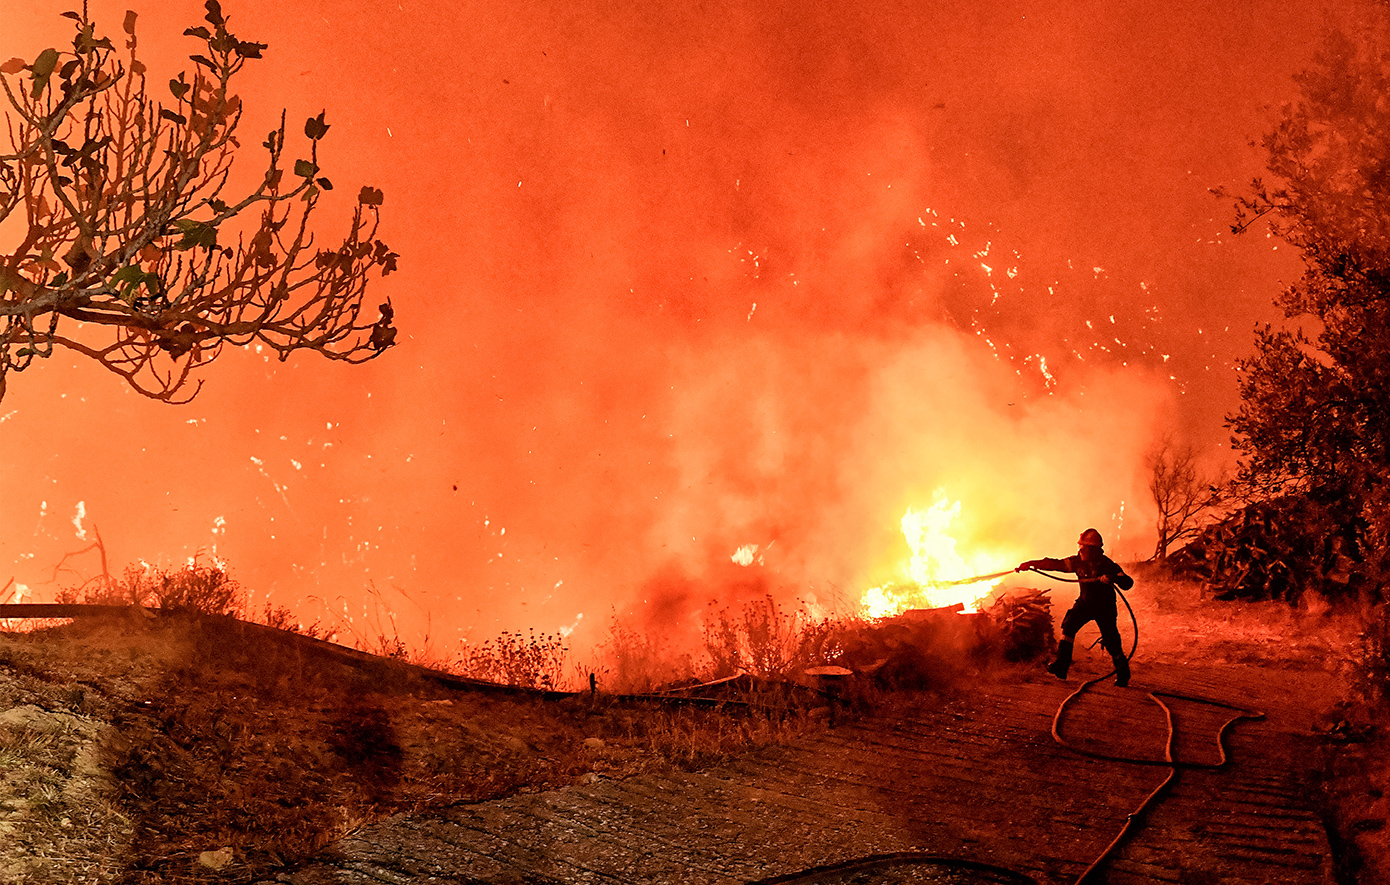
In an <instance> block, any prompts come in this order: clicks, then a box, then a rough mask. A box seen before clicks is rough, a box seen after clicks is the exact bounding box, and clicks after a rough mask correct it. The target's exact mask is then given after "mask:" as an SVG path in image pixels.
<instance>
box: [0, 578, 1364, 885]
mask: <svg viewBox="0 0 1390 885" xmlns="http://www.w3.org/2000/svg"><path fill="white" fill-rule="evenodd" d="M1134 601H1135V603H1136V608H1137V609H1138V613H1139V618H1140V623H1141V626H1142V632H1141V636H1140V648H1139V653H1138V655H1136V658H1135V661H1136V672H1141V668H1142V666H1143V664H1144V662H1145V661H1148V662H1151V663H1153V664H1162V665H1163V666H1165V667H1168V668H1169V669H1172V668H1173V667H1179V668H1180V667H1181V666H1182V665H1183V664H1184V663H1185V662H1192V663H1197V662H1200V663H1201V664H1202V665H1204V666H1207V665H1212V664H1217V665H1223V666H1229V667H1241V666H1242V665H1248V666H1250V667H1255V666H1258V667H1261V668H1270V667H1274V668H1287V669H1290V670H1317V671H1320V672H1324V673H1326V674H1328V675H1329V676H1331V677H1335V678H1334V680H1333V681H1334V683H1335V684H1338V685H1341V686H1343V688H1344V689H1345V692H1344V693H1343V695H1344V696H1343V697H1334V696H1327V697H1317V698H1308V700H1307V703H1308V706H1309V709H1308V720H1309V722H1311V723H1313V724H1312V725H1311V726H1310V728H1309V729H1308V731H1309V735H1308V737H1309V739H1310V740H1311V741H1312V745H1313V746H1316V747H1317V748H1318V750H1317V752H1315V753H1313V754H1311V755H1310V756H1309V757H1308V758H1307V759H1306V760H1305V761H1306V762H1307V763H1308V764H1309V771H1308V772H1307V774H1308V777H1309V781H1308V782H1309V784H1310V789H1312V790H1313V791H1314V792H1315V793H1316V796H1314V797H1313V798H1314V799H1315V800H1316V802H1317V804H1318V806H1319V807H1320V808H1321V809H1322V816H1323V819H1324V820H1325V821H1327V822H1329V823H1330V824H1331V829H1332V831H1331V833H1330V834H1329V835H1330V839H1331V843H1332V845H1333V847H1334V851H1335V852H1336V853H1337V854H1338V857H1339V862H1340V863H1341V865H1342V867H1343V868H1344V870H1345V871H1346V873H1345V875H1347V876H1350V875H1355V876H1357V877H1358V878H1356V879H1349V878H1348V879H1344V881H1363V882H1375V881H1385V879H1384V875H1383V872H1382V873H1378V872H1377V870H1380V871H1383V870H1385V869H1386V868H1387V867H1386V866H1385V858H1386V852H1385V842H1386V833H1385V831H1384V818H1385V808H1384V804H1385V799H1384V793H1383V790H1384V789H1385V788H1386V771H1385V763H1384V761H1383V760H1384V759H1385V757H1386V754H1385V753H1384V752H1383V750H1384V743H1385V737H1384V732H1383V731H1381V730H1378V729H1377V728H1376V727H1375V723H1372V722H1369V721H1367V719H1366V717H1365V715H1364V714H1361V713H1358V712H1357V708H1356V707H1355V705H1354V704H1350V703H1346V702H1345V701H1346V698H1349V697H1350V696H1351V676H1352V664H1351V662H1352V660H1353V658H1354V656H1355V652H1356V648H1357V636H1356V632H1355V627H1354V625H1353V624H1352V623H1351V621H1349V620H1348V619H1345V618H1342V617H1338V616H1334V615H1332V614H1329V613H1325V612H1323V613H1315V612H1308V611H1302V612H1295V611H1291V610H1289V609H1288V608H1287V607H1284V606H1279V605H1274V604H1270V605H1257V604H1246V605H1235V606H1232V605H1222V606H1212V605H1211V604H1210V603H1208V602H1205V601H1202V600H1198V599H1195V598H1194V596H1193V591H1192V590H1191V588H1185V587H1182V586H1178V585H1166V584H1163V583H1161V582H1159V583H1152V584H1148V585H1141V588H1140V592H1138V593H1136V594H1134ZM1061 602H1062V600H1059V603H1061ZM1083 638H1084V637H1083ZM325 646H326V644H325V643H321V642H317V641H314V640H307V639H306V638H305V637H300V636H296V635H293V634H285V633H280V632H278V631H273V630H270V629H268V628H265V627H258V626H256V625H247V624H243V623H241V622H238V621H234V620H231V619H227V618H209V617H194V616H172V615H164V616H157V617H155V616H149V615H148V614H147V615H143V616H141V615H137V616H135V617H133V618H132V617H122V618H114V619H113V618H105V619H96V620H82V621H76V622H73V623H71V624H68V625H60V626H54V627H50V628H47V629H43V630H38V631H35V632H10V633H0V770H3V772H4V775H3V781H0V837H3V840H4V845H5V848H4V850H3V853H0V881H4V882H15V883H28V882H33V883H40V882H42V883H50V882H64V883H66V882H74V883H76V882H92V883H96V882H132V883H144V882H174V883H179V882H209V881H225V882H249V881H257V880H270V879H273V878H274V877H275V876H276V875H282V874H285V873H289V872H292V871H293V870H294V869H296V868H297V867H298V866H300V865H301V864H302V863H303V862H304V861H305V860H306V859H308V858H310V857H313V856H314V855H315V854H316V853H317V852H319V851H320V850H321V849H322V848H324V846H326V845H329V844H331V843H333V842H334V841H335V840H338V839H341V838H343V837H345V836H348V835H349V834H352V833H354V832H360V831H361V830H362V828H363V827H365V826H368V825H370V824H372V823H374V822H376V821H381V820H384V819H386V818H387V817H389V816H391V815H402V814H403V815H406V816H407V818H408V817H409V816H411V815H419V814H425V815H429V814H438V813H442V812H443V811H445V810H447V809H450V808H464V807H467V806H469V805H470V804H472V803H480V802H486V801H489V800H497V799H501V798H503V797H513V796H522V795H526V794H530V793H539V792H542V791H546V790H552V789H555V788H559V787H564V786H566V785H573V784H582V783H584V782H586V781H588V780H595V779H602V780H605V781H624V780H626V779H630V778H633V777H634V776H644V775H652V774H660V773H662V772H679V771H689V770H696V769H701V768H704V767H706V766H709V765H712V764H715V763H722V762H727V761H729V760H732V759H736V758H738V757H739V756H741V755H743V754H746V753H749V752H753V753H754V754H755V755H765V753H766V752H768V751H765V750H764V751H759V748H761V747H767V746H769V745H775V746H786V745H791V744H795V743H796V742H797V741H798V740H801V739H803V738H804V737H806V736H810V735H814V734H817V733H821V732H823V731H824V730H825V729H826V728H827V726H828V723H827V721H826V716H825V712H826V711H825V708H824V707H823V706H821V705H818V703H817V702H815V701H814V699H812V700H810V701H805V700H803V701H802V702H800V703H792V704H787V705H784V709H782V710H781V711H779V715H777V716H769V715H766V712H765V711H764V709H763V708H760V707H745V706H741V705H738V704H732V705H726V706H723V707H720V708H712V707H704V706H698V705H689V704H681V705H674V704H655V703H650V702H640V701H633V700H627V701H623V700H618V699H614V698H611V697H606V696H604V695H603V694H599V695H598V696H595V697H591V696H589V695H587V694H582V695H577V696H572V697H566V696H560V695H553V694H552V695H542V694H540V693H519V692H513V691H507V690H503V689H500V688H496V687H493V688H488V687H486V686H481V685H479V684H477V683H473V682H470V681H468V680H462V679H458V678H455V677H448V676H447V675H445V674H438V673H433V672H431V671H426V670H423V669H422V668H418V667H412V666H410V665H407V664H404V663H402V662H401V661H398V660H392V659H389V658H379V657H372V656H369V655H363V654H361V653H352V652H349V651H347V650H343V651H342V652H341V653H340V652H338V651H335V650H334V649H330V648H326V647H325ZM1034 669H1035V667H1034V665H1032V664H1029V665H1019V666H1018V667H1017V668H1014V667H1010V666H1004V665H999V666H994V667H992V668H991V669H990V671H989V672H988V673H980V674H976V675H975V677H974V678H980V679H989V680H994V681H1003V682H1006V683H1008V682H1012V683H1026V682H1027V680H1031V679H1034V678H1035V674H1034ZM955 680H956V681H955V684H953V685H942V686H940V687H941V688H942V689H943V691H938V692H933V693H929V694H926V695H923V694H920V693H918V694H913V695H911V696H906V695H903V696H898V695H883V694H879V695H875V696H874V697H873V698H872V703H871V704H870V705H869V706H868V707H865V708H862V709H861V710H860V711H859V712H858V714H857V716H858V718H859V720H860V721H859V723H858V725H857V726H856V727H858V728H861V729H862V728H866V727H867V728H870V729H873V728H878V727H880V726H876V725H874V724H873V723H875V722H878V723H882V727H884V728H888V729H890V730H891V728H892V727H893V726H892V723H893V722H894V721H895V717H896V716H899V714H903V715H906V711H911V710H921V709H924V708H930V707H932V706H934V705H939V704H942V703H946V702H948V701H949V699H950V697H951V696H952V695H953V693H954V694H956V695H959V694H961V693H965V694H969V689H970V685H969V682H968V681H963V682H962V681H959V680H960V675H959V674H957V675H956V677H955ZM1047 687H1048V688H1053V686H1047ZM1352 871H1355V872H1354V873H1353V872H1352ZM1377 875H1380V876H1381V878H1379V879H1377V878H1375V877H1376V876H1377Z"/></svg>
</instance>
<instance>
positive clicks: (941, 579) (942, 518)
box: [861, 491, 1013, 618]
mask: <svg viewBox="0 0 1390 885" xmlns="http://www.w3.org/2000/svg"><path fill="white" fill-rule="evenodd" d="M935 497H936V501H935V503H933V504H932V506H931V507H928V508H927V509H925V510H913V509H912V508H908V511H907V513H905V514H903V518H902V530H903V537H904V538H905V539H906V541H907V546H908V549H909V550H911V551H912V557H911V558H910V559H909V560H908V562H907V563H906V565H905V568H904V571H905V573H906V578H907V580H906V582H905V583H902V584H897V583H888V584H884V585H882V586H879V587H873V588H870V589H869V590H868V591H867V592H866V593H865V594H864V597H863V599H862V600H861V602H862V604H863V606H864V610H865V612H866V613H867V614H868V615H869V616H871V617H875V618H881V617H890V616H892V615H896V614H901V613H902V612H904V611H906V610H907V609H910V608H938V607H941V606H948V605H955V604H956V603H961V604H962V605H963V606H964V610H965V611H975V608H976V605H977V604H978V603H979V602H981V601H982V600H983V599H984V598H985V597H986V596H987V595H988V594H989V591H990V589H991V588H993V587H994V586H995V585H996V584H998V583H999V582H1000V581H1001V580H1003V578H1004V575H1006V574H1008V571H1009V569H1010V568H1011V567H1012V565H1013V563H1009V562H1006V561H1005V560H1004V559H1003V558H1002V557H1001V555H1000V554H998V553H994V554H990V553H975V554H973V555H971V556H969V557H968V558H967V557H966V556H965V555H963V554H962V553H960V552H959V551H957V550H956V539H955V538H954V537H952V536H951V534H950V531H949V530H950V528H951V523H952V522H954V521H955V519H956V517H958V516H960V512H961V505H960V502H959V501H951V500H950V499H949V498H948V497H947V496H946V493H945V492H944V491H938V492H937V493H936V496H935ZM976 576H985V577H984V578H982V579H981V580H971V579H972V578H975V577H976Z"/></svg>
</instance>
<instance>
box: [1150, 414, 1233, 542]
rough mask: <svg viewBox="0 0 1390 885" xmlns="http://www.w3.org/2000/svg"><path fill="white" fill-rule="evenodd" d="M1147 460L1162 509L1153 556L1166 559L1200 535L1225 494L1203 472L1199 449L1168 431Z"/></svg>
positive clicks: (1159, 509)
mask: <svg viewBox="0 0 1390 885" xmlns="http://www.w3.org/2000/svg"><path fill="white" fill-rule="evenodd" d="M1145 462H1146V464H1147V466H1148V469H1149V492H1150V493H1152V495H1153V501H1154V506H1155V507H1157V509H1158V520H1157V524H1156V526H1155V528H1156V529H1157V532H1158V543H1157V544H1156V545H1155V546H1154V555H1153V558H1154V559H1156V560H1158V561H1160V562H1162V561H1164V560H1166V559H1167V558H1168V550H1169V548H1170V547H1172V546H1173V545H1174V544H1177V543H1179V542H1181V541H1185V540H1188V539H1189V538H1192V537H1194V536H1196V534H1197V532H1198V531H1199V530H1200V529H1201V527H1202V526H1201V518H1202V516H1204V515H1206V514H1208V513H1210V512H1211V511H1212V510H1214V509H1216V508H1218V507H1219V506H1220V505H1221V493H1220V491H1219V490H1218V488H1217V486H1216V485H1215V484H1213V483H1212V482H1210V481H1208V480H1207V479H1205V478H1204V477H1203V475H1202V474H1201V472H1200V471H1199V469H1198V465H1197V451H1196V449H1194V448H1193V446H1192V444H1191V443H1178V442H1177V441H1176V440H1174V438H1173V437H1172V436H1171V435H1166V434H1165V435H1164V436H1163V437H1162V438H1161V439H1160V440H1159V441H1158V442H1157V443H1156V444H1155V445H1154V447H1153V449H1151V450H1150V452H1149V454H1148V456H1147V457H1146V459H1145Z"/></svg>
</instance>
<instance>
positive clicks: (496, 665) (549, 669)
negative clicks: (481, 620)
mask: <svg viewBox="0 0 1390 885" xmlns="http://www.w3.org/2000/svg"><path fill="white" fill-rule="evenodd" d="M568 654H569V649H568V648H566V647H565V642H564V639H563V637H561V636H559V635H558V634H553V633H543V634H540V635H539V636H538V635H536V631H535V630H529V631H527V634H526V635H525V636H522V635H521V634H520V633H509V632H505V631H504V632H503V633H502V635H501V636H499V637H497V638H496V639H489V640H488V641H487V642H484V643H483V644H482V645H478V646H465V647H464V649H463V651H462V652H460V654H459V657H458V660H457V662H456V664H455V666H456V669H457V670H458V672H459V673H461V674H463V675H465V676H471V677H472V678H474V679H485V680H489V681H492V682H500V683H502V684H504V685H515V686H518V687H521V688H543V689H554V688H558V687H559V685H560V682H561V679H562V677H563V674H564V671H565V656H566V655H568Z"/></svg>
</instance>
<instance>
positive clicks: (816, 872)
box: [750, 568, 1264, 885]
mask: <svg viewBox="0 0 1390 885" xmlns="http://www.w3.org/2000/svg"><path fill="white" fill-rule="evenodd" d="M1013 571H1014V570H1009V571H1003V572H996V573H994V574H991V575H977V576H975V577H973V578H964V579H962V580H959V581H948V582H939V583H937V584H936V586H942V587H950V586H958V585H962V584H975V583H979V582H982V581H989V580H993V579H995V578H1002V577H1004V576H1005V575H1008V574H1012V573H1013ZM1031 571H1035V572H1038V574H1041V575H1042V576H1043V577H1046V578H1051V579H1052V580H1054V581H1063V582H1066V583H1079V579H1076V578H1064V577H1061V576H1059V575H1055V574H1050V573H1048V572H1046V571H1043V570H1042V569H1037V568H1034V569H1031ZM1115 592H1116V593H1118V594H1119V596H1120V599H1121V600H1122V601H1123V602H1124V604H1125V608H1126V609H1127V610H1128V611H1129V618H1130V622H1131V623H1132V624H1133V626H1134V637H1133V639H1132V641H1131V643H1130V648H1129V652H1128V653H1127V654H1126V655H1125V660H1126V661H1128V660H1130V659H1131V658H1133V657H1134V652H1135V650H1136V649H1137V648H1138V647H1139V619H1138V618H1137V617H1136V616H1135V614H1134V607H1133V606H1131V605H1130V604H1129V599H1128V598H1126V597H1125V594H1124V591H1122V590H1120V588H1118V587H1116V588H1115ZM1114 674H1115V670H1114V669H1111V670H1110V671H1109V672H1108V673H1105V674H1103V675H1101V676H1097V677H1095V678H1094V679H1089V680H1087V681H1085V682H1083V683H1082V684H1081V686H1080V687H1079V688H1077V689H1076V691H1073V692H1072V693H1071V694H1069V695H1067V697H1066V698H1064V699H1063V700H1062V703H1061V704H1059V705H1058V707H1057V712H1056V713H1055V714H1054V715H1053V717H1052V739H1053V741H1055V742H1056V743H1057V744H1058V745H1059V746H1061V747H1064V748H1066V749H1067V750H1070V751H1071V752H1073V753H1077V754H1079V755H1082V756H1087V757H1089V758H1092V759H1101V760H1104V761H1107V762H1128V763H1131V764H1134V765H1159V766H1167V768H1168V774H1167V776H1166V777H1165V778H1164V779H1163V782H1162V783H1160V784H1159V785H1158V786H1157V787H1155V788H1154V789H1153V790H1152V791H1151V792H1150V793H1149V794H1148V795H1147V796H1146V797H1144V800H1143V801H1142V802H1140V803H1139V807H1138V808H1136V809H1135V810H1134V811H1132V812H1130V813H1129V814H1128V815H1126V817H1125V822H1124V825H1123V826H1122V827H1121V828H1120V832H1119V833H1118V834H1117V835H1116V836H1115V838H1114V839H1113V840H1111V842H1110V844H1109V845H1107V846H1106V847H1105V849H1104V850H1103V851H1102V852H1101V853H1100V856H1099V857H1097V858H1096V859H1095V860H1094V861H1092V862H1091V865H1090V866H1088V867H1087V868H1086V869H1085V871H1084V872H1082V873H1081V875H1080V876H1079V877H1078V878H1077V879H1076V880H1075V882H1074V885H1094V883H1097V882H1099V881H1101V880H1100V878H1099V876H1100V871H1101V870H1102V869H1103V868H1104V866H1105V864H1106V863H1107V862H1108V861H1109V860H1110V857H1111V856H1112V855H1113V854H1114V853H1115V851H1116V850H1117V849H1118V848H1119V847H1120V845H1122V844H1123V843H1124V841H1125V840H1126V838H1128V837H1129V836H1131V835H1132V833H1133V831H1135V830H1136V829H1137V825H1138V824H1139V823H1140V821H1141V818H1142V817H1143V815H1144V814H1145V813H1146V812H1147V811H1148V810H1149V808H1150V807H1152V806H1153V805H1154V804H1156V803H1157V802H1158V800H1159V799H1160V798H1161V797H1162V796H1163V795H1164V794H1165V793H1167V792H1168V790H1169V788H1170V787H1171V786H1172V785H1173V783H1174V781H1176V780H1177V776H1178V772H1179V771H1180V770H1182V769H1206V770H1215V769H1219V768H1222V767H1224V766H1225V765H1226V763H1227V762H1229V761H1230V757H1229V756H1228V754H1227V752H1226V733H1227V732H1228V731H1229V730H1230V729H1231V727H1232V726H1233V725H1235V723H1237V722H1239V721H1240V720H1242V719H1250V720H1256V719H1263V718H1264V714H1263V713H1261V712H1258V711H1255V710H1247V709H1244V708H1242V707H1238V706H1235V705H1234V704H1228V703H1226V702H1224V701H1218V700H1215V699H1212V698H1206V697H1199V696H1195V695H1183V694H1177V693H1175V692H1168V691H1160V690H1158V689H1153V690H1150V691H1149V692H1148V696H1149V698H1150V699H1151V700H1152V701H1153V702H1154V703H1156V704H1158V706H1159V709H1161V710H1162V711H1163V716H1164V722H1165V724H1166V727H1167V730H1168V736H1167V738H1166V740H1165V741H1164V747H1163V758H1162V759H1139V758H1133V757H1128V756H1119V755H1114V754H1109V753H1101V752H1097V751H1095V750H1088V749H1085V748H1083V747H1078V746H1076V745H1074V744H1072V743H1070V742H1069V741H1068V740H1067V739H1066V738H1065V737H1063V735H1062V720H1063V717H1064V716H1065V715H1066V711H1067V707H1068V706H1069V705H1070V704H1071V703H1072V702H1073V701H1075V700H1076V699H1077V698H1079V697H1080V696H1081V695H1082V694H1083V693H1084V692H1086V691H1087V690H1088V689H1089V688H1090V687H1091V686H1093V685H1095V684H1097V683H1099V682H1102V681H1104V680H1106V679H1108V678H1110V677H1111V676H1112V675H1114ZM1161 698H1168V699H1170V700H1181V701H1189V702H1191V703H1197V704H1206V705H1209V706H1213V707H1220V708H1222V709H1225V710H1231V711H1233V712H1234V715H1232V716H1231V717H1230V718H1229V719H1227V720H1226V721H1225V722H1223V723H1222V724H1221V726H1220V728H1218V729H1217V734H1216V746H1217V751H1218V753H1219V756H1220V758H1219V759H1218V761H1216V762H1180V761H1178V760H1177V759H1175V758H1174V757H1173V748H1174V744H1175V742H1176V740H1177V729H1176V728H1175V727H1174V722H1173V711H1172V709H1171V708H1170V707H1169V706H1168V705H1167V704H1165V703H1164V702H1163V701H1162V700H1161ZM904 865H923V866H928V867H937V868H944V869H955V870H960V871H971V872H974V873H975V874H976V875H978V876H980V877H981V879H983V878H985V877H990V878H992V879H993V881H996V882H1020V883H1029V885H1037V880H1036V879H1035V878H1033V877H1032V876H1029V875H1028V874H1026V873H1023V872H1020V871H1018V870H1012V869H1009V868H1007V867H1000V866H995V865H993V864H987V863H981V862H979V861H973V860H968V859H965V858H959V857H949V856H939V855H932V854H929V853H927V852H918V851H901V852H894V853H891V854H879V855H872V856H870V857H861V858H856V859H854V860H850V861H844V862H841V863H837V864H829V865H826V866H823V867H816V868H814V869H811V870H803V871H801V872H799V873H795V874H792V875H789V876H777V877H774V878H772V879H763V880H760V881H758V882H755V883H750V885H782V883H785V885H792V883H799V882H814V881H832V880H835V879H838V878H841V877H843V876H846V875H850V874H864V873H871V872H874V871H878V870H882V869H887V868H893V867H899V866H904Z"/></svg>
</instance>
